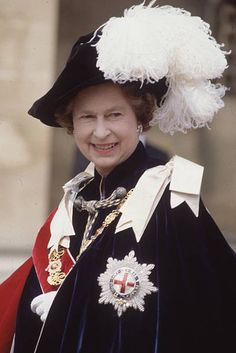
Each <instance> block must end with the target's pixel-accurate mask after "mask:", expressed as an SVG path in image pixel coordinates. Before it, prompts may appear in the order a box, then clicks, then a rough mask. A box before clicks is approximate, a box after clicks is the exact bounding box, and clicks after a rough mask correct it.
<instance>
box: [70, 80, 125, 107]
mask: <svg viewBox="0 0 236 353" xmlns="http://www.w3.org/2000/svg"><path fill="white" fill-rule="evenodd" d="M113 106H117V107H118V106H119V107H124V108H127V107H130V108H131V104H130V102H129V99H128V97H126V96H125V94H124V93H123V91H122V89H121V88H120V86H119V85H117V84H114V83H105V84H99V85H96V86H90V87H88V88H85V89H83V90H81V91H80V92H79V93H78V95H77V96H76V97H75V99H74V102H73V109H76V110H86V109H96V108H101V109H109V108H111V107H113Z"/></svg>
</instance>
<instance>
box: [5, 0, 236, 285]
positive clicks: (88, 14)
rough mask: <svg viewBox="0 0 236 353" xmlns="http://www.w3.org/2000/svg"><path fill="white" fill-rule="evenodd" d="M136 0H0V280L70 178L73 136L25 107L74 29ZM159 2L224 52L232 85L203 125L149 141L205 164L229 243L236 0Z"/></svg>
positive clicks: (234, 227) (55, 67)
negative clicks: (205, 31) (201, 25)
mask: <svg viewBox="0 0 236 353" xmlns="http://www.w3.org/2000/svg"><path fill="white" fill-rule="evenodd" d="M140 2H141V1H140ZM140 2H139V1H135V0H132V1H129V0H119V1H115V0H96V1H94V0H93V1H92V0H86V1H82V0H70V1H66V0H50V1H46V0H37V1H32V0H21V1H19V0H0V52H1V56H0V63H1V64H0V102H1V109H0V282H1V281H2V280H3V279H4V278H6V277H7V276H8V275H9V274H10V273H11V272H12V271H13V270H14V269H15V268H16V267H17V266H19V264H21V263H22V262H23V261H24V259H26V258H27V257H28V256H29V255H30V253H31V249H32V246H33V243H34V239H35V236H36V234H37V232H38V230H39V228H40V227H41V225H42V223H43V222H44V220H45V218H46V216H47V214H48V212H49V211H50V210H51V209H53V208H54V207H56V206H57V204H58V201H59V200H60V198H61V197H62V189H61V186H62V185H63V184H64V183H65V182H66V181H67V180H68V179H70V178H71V177H72V176H73V172H74V165H75V158H76V157H75V156H77V155H76V154H75V146H74V143H73V140H72V137H70V136H68V135H67V134H66V133H65V132H64V131H62V129H53V128H50V127H46V126H43V125H42V124H41V123H40V122H39V121H37V120H36V119H33V118H30V117H29V116H28V115H27V110H28V109H29V107H30V106H31V104H32V103H33V101H34V100H36V99H37V98H39V97H40V96H42V95H43V94H44V93H45V92H46V91H47V90H48V89H49V88H50V86H51V84H52V83H53V81H54V79H55V77H56V76H57V75H58V73H59V72H60V70H61V69H62V68H63V66H64V63H65V60H66V58H67V56H68V54H69V51H70V48H71V46H72V44H73V43H74V42H75V41H76V39H77V38H78V37H79V36H80V35H82V34H86V33H89V32H91V31H92V30H94V29H96V28H97V27H98V26H99V25H100V24H102V23H104V22H105V21H106V20H107V19H108V18H109V17H111V16H120V15H122V13H123V10H124V9H125V8H127V7H130V6H131V5H134V4H139V3H140ZM158 4H159V5H166V4H169V5H174V6H177V7H183V8H185V9H186V10H188V11H190V12H191V13H192V14H194V15H199V16H201V17H202V18H203V19H204V20H206V21H207V22H209V23H210V24H211V28H212V32H213V35H214V36H215V37H216V38H217V40H218V41H219V42H224V43H225V46H226V48H227V49H228V48H231V49H232V53H231V55H230V56H228V61H229V68H228V69H227V71H226V73H225V78H224V83H225V84H226V85H227V86H229V87H231V90H230V91H229V92H228V93H227V97H226V98H225V105H226V106H225V108H224V109H222V110H221V111H220V113H219V114H218V115H217V116H216V118H215V119H214V122H213V124H212V125H211V130H208V129H200V130H196V131H193V132H191V133H188V134H186V135H184V134H176V135H174V136H173V137H169V136H166V135H164V134H162V133H161V132H159V131H158V129H157V128H155V129H154V128H153V129H152V130H151V131H150V132H149V133H148V134H147V141H148V142H149V143H150V144H152V145H153V146H156V147H158V148H160V149H162V150H163V151H165V152H167V153H168V154H169V156H170V157H171V156H172V155H174V154H179V155H181V156H182V157H185V158H188V159H190V160H192V161H195V162H197V163H199V164H202V165H204V166H205V174H204V180H203V200H204V202H205V205H206V206H207V208H208V209H209V210H210V212H211V214H212V216H213V218H214V219H215V221H216V223H217V224H218V225H219V227H220V228H221V230H222V232H223V233H224V235H225V237H226V238H227V240H228V241H229V243H230V244H231V246H232V247H236V213H235V210H236V177H235V176H236V99H235V98H236V2H235V0H228V1H226V0H176V1H174V0H170V1H168V2H164V1H161V0H160V1H158ZM77 158H78V156H77ZM80 163H82V161H80V160H79V161H77V164H80Z"/></svg>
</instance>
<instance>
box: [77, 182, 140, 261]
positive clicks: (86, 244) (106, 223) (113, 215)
mask: <svg viewBox="0 0 236 353" xmlns="http://www.w3.org/2000/svg"><path fill="white" fill-rule="evenodd" d="M132 192H133V189H131V190H130V191H129V192H128V193H127V194H126V195H125V196H124V197H123V198H122V199H121V200H120V202H119V204H118V206H117V207H116V209H115V210H113V211H111V212H110V213H109V214H108V215H107V216H106V217H105V219H104V221H103V222H102V225H101V226H100V227H99V228H98V229H97V230H96V232H95V233H94V234H93V235H92V236H90V237H87V236H86V235H87V234H86V232H85V233H84V236H83V239H82V243H81V247H80V251H79V254H78V255H77V256H76V261H78V259H79V258H80V256H81V255H82V254H83V252H84V251H85V250H86V249H87V248H88V247H89V245H90V244H91V243H92V242H94V240H95V239H97V237H98V236H99V235H101V234H102V232H103V231H104V229H105V228H107V227H108V226H109V225H110V224H111V223H112V222H113V221H114V220H115V219H116V218H117V217H118V215H119V214H120V208H121V206H122V205H123V204H124V203H125V201H126V200H127V199H128V197H129V196H130V195H131V194H132Z"/></svg>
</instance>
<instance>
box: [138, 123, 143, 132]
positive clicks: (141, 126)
mask: <svg viewBox="0 0 236 353" xmlns="http://www.w3.org/2000/svg"><path fill="white" fill-rule="evenodd" d="M137 132H138V133H139V134H141V133H142V132H143V125H142V124H139V125H138V126H137Z"/></svg>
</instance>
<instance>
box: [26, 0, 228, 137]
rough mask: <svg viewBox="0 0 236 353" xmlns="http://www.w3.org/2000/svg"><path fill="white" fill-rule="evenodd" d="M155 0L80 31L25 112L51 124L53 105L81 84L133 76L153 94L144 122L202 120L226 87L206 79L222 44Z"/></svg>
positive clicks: (220, 65) (195, 123) (181, 124)
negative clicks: (65, 57) (84, 32)
mask: <svg viewBox="0 0 236 353" xmlns="http://www.w3.org/2000/svg"><path fill="white" fill-rule="evenodd" d="M154 4H155V1H151V2H150V3H149V4H148V5H145V4H144V3H142V4H141V5H137V6H132V7H131V8H130V9H128V10H125V12H124V16H123V17H112V18H110V19H109V20H108V21H107V22H106V23H105V24H104V25H102V26H101V27H100V28H99V29H98V30H97V31H96V32H95V33H94V34H90V35H88V36H85V37H82V38H80V39H79V40H78V41H77V43H76V44H75V45H74V47H73V48H72V52H71V55H70V57H69V59H68V61H67V64H66V66H65V68H64V70H63V72H62V73H61V75H60V76H59V77H58V79H57V80H56V82H55V84H54V85H53V87H52V88H51V89H50V90H49V92H48V93H47V94H46V95H45V96H43V97H42V98H40V99H39V100H38V101H36V102H35V103H34V104H33V106H32V108H31V109H30V110H29V114H30V115H32V116H34V117H36V118H38V119H40V120H41V121H42V122H44V123H45V124H47V125H50V126H58V125H57V123H56V121H55V111H56V110H57V108H58V107H59V106H60V105H61V104H63V103H66V102H69V100H70V99H71V98H72V97H73V96H74V95H75V94H76V93H77V92H78V91H79V90H81V89H83V88H85V87H88V86H91V85H95V84H99V83H103V82H105V81H107V80H111V81H113V82H115V83H119V84H125V83H127V82H135V83H136V84H139V87H140V89H143V88H146V89H147V90H148V91H149V92H151V93H152V94H154V95H155V97H156V98H157V103H160V104H159V105H160V106H158V105H157V109H156V110H155V112H154V114H153V119H152V120H151V122H150V125H155V124H158V125H159V128H160V129H161V130H162V131H163V132H166V133H170V134H173V133H174V132H176V131H182V132H186V130H187V129H190V128H198V127H203V126H206V125H208V123H209V122H211V121H212V119H213V116H214V114H215V113H216V112H217V111H218V110H219V109H220V108H222V107H223V106H224V103H223V100H222V98H223V96H224V94H225V91H226V88H225V87H224V86H223V85H221V84H219V83H213V82H212V80H213V79H216V78H219V77H221V76H222V74H223V72H224V70H225V69H226V68H227V61H226V58H225V55H226V52H225V51H223V50H222V45H220V44H218V43H217V42H216V40H215V39H214V38H213V37H212V36H211V31H210V28H209V25H208V24H207V23H205V22H204V21H203V20H202V19H201V18H199V17H195V16H191V14H190V13H189V12H187V11H185V10H183V9H179V8H175V7H172V6H160V7H159V6H154ZM116 44H117V45H116ZM163 82H166V85H163ZM166 86H167V87H168V89H167V87H166Z"/></svg>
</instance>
